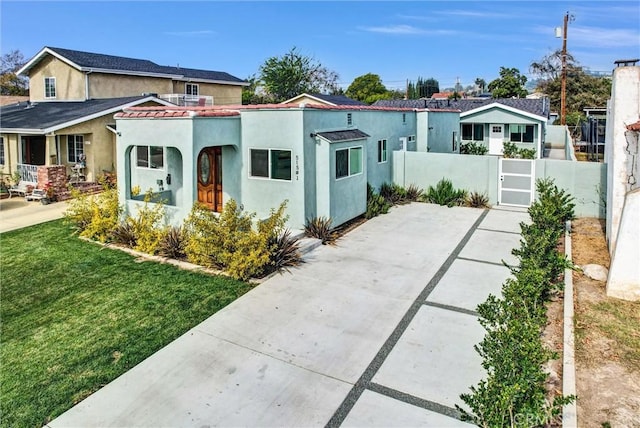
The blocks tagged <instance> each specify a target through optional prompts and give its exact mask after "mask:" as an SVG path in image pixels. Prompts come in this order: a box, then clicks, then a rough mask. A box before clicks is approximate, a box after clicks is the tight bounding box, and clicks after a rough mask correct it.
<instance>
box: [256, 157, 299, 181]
mask: <svg viewBox="0 0 640 428" xmlns="http://www.w3.org/2000/svg"><path fill="white" fill-rule="evenodd" d="M249 176H251V177H259V178H268V179H271V180H287V181H291V150H278V149H249Z"/></svg>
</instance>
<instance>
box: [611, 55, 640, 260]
mask: <svg viewBox="0 0 640 428" xmlns="http://www.w3.org/2000/svg"><path fill="white" fill-rule="evenodd" d="M639 116H640V67H638V66H634V67H618V68H616V69H615V70H614V71H613V84H612V87H611V99H610V101H609V105H608V117H607V129H606V142H607V143H606V145H605V161H606V163H607V164H608V165H607V242H608V244H609V253H610V254H612V255H613V253H614V250H615V247H616V240H617V236H618V228H619V225H620V218H621V216H622V207H623V206H624V199H625V194H626V193H627V192H628V191H629V190H631V189H630V186H629V184H628V177H629V171H628V156H629V154H628V153H627V152H626V150H625V149H626V147H627V138H626V135H625V133H626V132H627V125H630V124H632V123H636V122H637V121H638V118H639Z"/></svg>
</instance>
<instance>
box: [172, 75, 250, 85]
mask: <svg viewBox="0 0 640 428" xmlns="http://www.w3.org/2000/svg"><path fill="white" fill-rule="evenodd" d="M175 80H179V81H181V82H198V83H216V84H218V85H235V86H249V85H250V83H249V82H234V81H231V80H212V79H198V78H193V77H186V76H179V77H177V78H175Z"/></svg>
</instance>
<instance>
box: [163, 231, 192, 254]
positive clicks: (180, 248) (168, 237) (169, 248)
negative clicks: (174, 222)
mask: <svg viewBox="0 0 640 428" xmlns="http://www.w3.org/2000/svg"><path fill="white" fill-rule="evenodd" d="M185 246H186V236H185V233H184V231H183V229H182V228H181V227H176V226H171V227H168V228H166V229H165V230H164V231H163V234H162V237H161V239H160V242H159V244H158V254H160V255H161V256H164V257H169V258H172V259H184V258H186V257H187V253H186V252H185Z"/></svg>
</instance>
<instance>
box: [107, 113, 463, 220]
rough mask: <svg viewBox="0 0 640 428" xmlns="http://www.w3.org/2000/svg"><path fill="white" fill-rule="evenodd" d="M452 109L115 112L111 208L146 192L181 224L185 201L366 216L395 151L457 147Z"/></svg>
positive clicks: (260, 212) (293, 214)
mask: <svg viewBox="0 0 640 428" xmlns="http://www.w3.org/2000/svg"><path fill="white" fill-rule="evenodd" d="M459 115H460V112H459V111H458V110H454V109H413V108H395V107H393V108H390V107H374V106H322V105H309V104H299V105H291V104H289V105H246V106H212V107H191V108H184V107H169V108H167V107H159V108H154V107H148V108H132V109H126V110H125V111H124V112H122V113H119V114H117V115H116V127H117V135H118V138H117V157H118V160H119V162H118V167H117V173H118V183H119V192H120V193H119V197H120V202H121V203H122V204H124V205H125V208H126V209H127V210H128V211H129V212H134V211H135V210H136V207H137V206H139V205H140V203H141V202H140V201H139V199H140V196H137V197H136V196H134V195H133V194H132V189H133V188H134V187H139V188H140V189H141V190H142V192H145V191H147V190H148V189H152V190H153V192H154V193H156V194H158V196H159V197H160V198H161V199H162V200H164V201H166V204H165V205H166V208H167V214H168V220H169V221H170V222H171V223H172V224H180V223H181V222H182V221H183V220H184V219H185V218H186V216H187V215H188V214H189V212H190V210H191V208H192V206H193V204H194V202H196V201H199V202H201V203H204V204H206V205H207V206H209V207H210V208H211V210H213V211H215V212H220V211H221V210H222V207H223V205H224V204H225V203H226V202H227V201H228V200H229V199H234V200H236V201H237V202H238V203H239V204H241V205H242V206H243V207H244V209H245V210H247V211H249V212H255V213H257V216H258V218H263V217H266V216H267V215H268V214H269V212H270V210H271V209H272V208H277V207H278V205H279V204H280V203H281V202H282V201H283V200H287V201H288V205H287V214H288V215H289V222H288V225H289V227H291V228H294V229H300V228H302V227H303V225H304V223H305V221H306V220H307V219H309V218H313V217H320V216H327V217H331V218H332V219H333V224H334V225H340V224H342V223H344V222H346V221H348V220H350V219H352V218H355V217H357V216H359V215H361V214H363V213H364V212H365V211H366V189H367V183H369V184H371V185H372V186H373V187H374V188H378V187H379V186H380V185H381V184H383V183H391V181H392V177H393V171H392V165H393V161H392V160H393V159H392V158H393V155H394V152H395V151H402V150H405V151H427V150H428V148H429V147H435V146H438V147H442V148H443V150H444V148H447V149H448V150H451V151H453V152H456V151H458V150H459Z"/></svg>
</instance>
